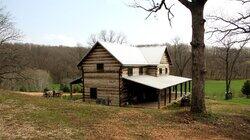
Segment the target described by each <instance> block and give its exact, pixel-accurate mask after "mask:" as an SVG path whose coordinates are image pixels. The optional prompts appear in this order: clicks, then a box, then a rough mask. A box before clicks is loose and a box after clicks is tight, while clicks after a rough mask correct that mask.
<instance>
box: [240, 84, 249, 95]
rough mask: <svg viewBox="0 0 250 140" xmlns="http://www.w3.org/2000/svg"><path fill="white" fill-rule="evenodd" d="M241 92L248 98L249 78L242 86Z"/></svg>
mask: <svg viewBox="0 0 250 140" xmlns="http://www.w3.org/2000/svg"><path fill="white" fill-rule="evenodd" d="M241 92H242V93H243V94H244V95H246V96H247V98H250V80H247V81H246V82H245V83H244V85H243V86H242V89H241Z"/></svg>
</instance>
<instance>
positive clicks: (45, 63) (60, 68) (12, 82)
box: [0, 43, 88, 90]
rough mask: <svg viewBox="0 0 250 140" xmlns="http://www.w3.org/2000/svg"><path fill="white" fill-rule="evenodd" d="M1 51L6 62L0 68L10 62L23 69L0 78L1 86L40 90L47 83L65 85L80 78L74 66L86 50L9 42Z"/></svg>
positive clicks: (80, 47) (79, 47)
mask: <svg viewBox="0 0 250 140" xmlns="http://www.w3.org/2000/svg"><path fill="white" fill-rule="evenodd" d="M4 51H5V52H6V53H5V55H4V54H3V55H2V56H3V57H6V58H7V57H8V58H9V62H6V61H1V63H2V64H1V65H3V64H5V63H6V66H7V64H10V63H13V64H14V65H15V66H16V67H17V66H18V64H21V66H22V69H20V71H21V72H20V73H19V75H18V76H16V75H15V76H12V74H8V75H7V76H6V75H5V77H4V76H3V78H2V79H1V78H0V79H1V81H0V86H1V87H2V88H9V89H13V90H20V89H23V90H24V89H26V90H42V89H43V88H44V87H47V86H48V84H50V83H68V82H69V81H70V80H72V79H74V78H76V77H77V76H79V75H80V72H79V70H78V69H77V67H76V66H77V64H78V63H79V62H80V60H81V58H82V57H83V55H84V54H85V53H86V51H88V48H86V47H82V46H78V47H66V46H46V45H36V44H20V43H15V44H10V43H8V44H4V45H3V46H1V52H4ZM14 57H15V59H13V58H14ZM17 60H18V62H16V61H17ZM16 67H5V69H7V70H6V71H8V69H15V68H16ZM12 77H13V78H12ZM17 77H18V78H17Z"/></svg>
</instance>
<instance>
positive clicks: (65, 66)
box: [0, 43, 250, 91]
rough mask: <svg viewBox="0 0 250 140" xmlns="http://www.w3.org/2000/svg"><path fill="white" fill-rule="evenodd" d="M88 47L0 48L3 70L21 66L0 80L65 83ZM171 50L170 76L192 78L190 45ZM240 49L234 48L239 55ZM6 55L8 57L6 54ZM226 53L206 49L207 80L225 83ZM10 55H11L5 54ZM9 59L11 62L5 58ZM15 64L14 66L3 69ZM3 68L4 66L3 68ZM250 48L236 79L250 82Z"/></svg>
mask: <svg viewBox="0 0 250 140" xmlns="http://www.w3.org/2000/svg"><path fill="white" fill-rule="evenodd" d="M88 50H89V48H86V47H82V46H78V47H66V46H46V45H36V44H20V43H15V44H10V43H8V44H4V46H2V47H1V52H2V54H1V56H2V57H1V58H0V59H1V60H2V61H1V62H0V63H1V65H2V69H4V68H5V69H7V70H6V71H8V69H12V68H15V69H16V68H17V66H19V65H20V68H21V67H22V69H20V70H21V72H20V75H21V77H20V76H19V78H16V77H18V76H13V77H15V78H11V76H12V75H10V74H7V76H9V77H7V78H6V77H4V76H3V78H2V79H1V78H0V79H1V80H0V86H1V87H2V88H8V89H12V90H31V91H36V90H40V91H41V90H43V89H44V88H45V87H48V86H49V84H51V83H60V84H65V83H69V81H71V80H72V79H75V78H77V77H78V76H80V75H81V73H80V71H79V70H78V69H77V67H76V66H77V64H78V63H79V62H80V60H81V59H82V57H83V56H84V54H85V53H86V52H87V51H88ZM168 51H169V53H170V57H171V59H172V62H173V65H172V67H171V74H172V75H178V76H184V77H191V56H190V55H191V49H190V46H189V45H187V44H182V43H175V44H174V45H169V44H168ZM236 51H237V49H235V50H234V49H232V50H231V52H232V54H231V55H232V56H231V57H234V55H233V52H236ZM3 52H5V55H3V54H4V53H3ZM224 52H225V50H224V49H222V48H220V47H207V48H206V76H207V79H216V80H222V79H223V80H224V79H225V64H224V62H223V61H221V60H222V59H221V58H223V56H224V55H225V54H224ZM6 54H8V55H6ZM3 57H8V58H9V59H8V61H6V60H4V59H2V58H3ZM8 64H13V67H3V65H6V66H8ZM0 68H1V66H0ZM249 71H250V49H249V48H247V47H246V48H244V49H243V50H242V51H241V54H240V57H239V58H238V59H237V61H236V64H235V67H234V69H233V79H249V77H250V72H249Z"/></svg>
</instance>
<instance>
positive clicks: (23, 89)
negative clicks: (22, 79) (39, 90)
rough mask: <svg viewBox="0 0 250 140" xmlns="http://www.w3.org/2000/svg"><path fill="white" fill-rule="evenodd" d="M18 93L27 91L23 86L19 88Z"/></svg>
mask: <svg viewBox="0 0 250 140" xmlns="http://www.w3.org/2000/svg"><path fill="white" fill-rule="evenodd" d="M19 91H21V92H26V91H27V89H26V88H25V87H24V86H21V87H20V89H19Z"/></svg>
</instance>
